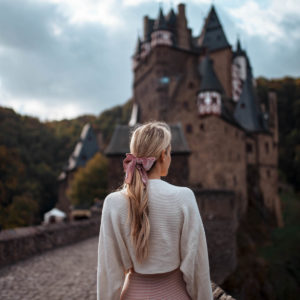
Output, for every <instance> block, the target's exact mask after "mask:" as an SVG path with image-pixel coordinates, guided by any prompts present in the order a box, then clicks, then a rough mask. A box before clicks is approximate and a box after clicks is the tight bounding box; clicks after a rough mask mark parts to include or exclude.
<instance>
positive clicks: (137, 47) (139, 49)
mask: <svg viewBox="0 0 300 300" xmlns="http://www.w3.org/2000/svg"><path fill="white" fill-rule="evenodd" d="M141 51H142V41H141V39H140V36H139V35H138V39H137V42H136V48H135V55H137V54H140V53H141Z"/></svg>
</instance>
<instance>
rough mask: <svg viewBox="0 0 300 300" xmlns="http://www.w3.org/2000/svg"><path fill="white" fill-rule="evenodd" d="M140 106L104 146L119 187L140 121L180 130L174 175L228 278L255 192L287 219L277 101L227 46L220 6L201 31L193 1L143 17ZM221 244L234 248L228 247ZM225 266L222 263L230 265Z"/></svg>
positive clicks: (215, 273) (217, 269) (215, 266)
mask: <svg viewBox="0 0 300 300" xmlns="http://www.w3.org/2000/svg"><path fill="white" fill-rule="evenodd" d="M132 67H133V72H134V82H133V95H132V99H133V107H132V114H131V118H130V122H129V124H128V126H125V125H122V126H121V125H118V126H117V127H116V129H115V131H114V133H113V136H112V139H111V141H110V143H109V145H108V147H107V149H106V150H105V154H106V155H107V157H108V158H109V160H110V165H111V168H110V169H109V172H110V173H109V174H108V175H109V183H110V189H114V188H117V187H118V186H120V184H121V183H122V181H123V178H124V173H123V169H122V160H123V158H124V155H125V153H126V152H129V136H130V132H131V130H132V128H133V127H134V126H135V125H136V124H137V123H144V122H146V121H149V120H163V121H165V122H167V123H168V124H170V127H171V131H172V163H171V168H170V171H169V175H168V177H167V181H170V182H171V183H174V184H178V185H188V186H190V187H191V188H193V190H194V192H195V194H196V197H197V201H198V205H199V208H200V211H201V215H202V217H203V220H204V224H205V229H206V232H207V240H208V248H209V253H210V263H211V270H212V278H214V280H215V281H216V282H217V283H221V282H223V281H224V279H225V278H226V276H228V274H230V272H232V271H233V270H234V268H235V266H236V240H235V232H236V229H237V227H238V223H239V222H238V220H239V219H240V218H241V217H242V216H243V215H244V214H245V212H246V211H247V206H248V201H249V198H250V194H252V195H253V194H254V195H256V196H257V197H260V198H261V199H262V201H263V204H264V206H265V207H266V208H267V209H268V210H269V211H270V212H271V213H273V214H274V215H275V216H276V218H277V222H278V225H281V223H282V217H281V208H280V199H279V196H278V188H277V187H278V171H277V170H278V119H277V98H276V94H275V93H274V92H272V91H270V92H269V94H268V102H267V103H262V102H261V101H260V99H259V98H258V97H257V94H256V89H255V80H254V78H253V75H252V68H251V64H250V60H249V57H248V55H247V53H246V51H245V50H243V49H242V47H241V44H240V42H239V41H238V42H237V45H236V47H235V49H233V48H232V46H231V45H230V44H229V43H228V40H227V38H226V35H225V33H224V30H223V28H222V25H221V23H220V21H219V18H218V15H217V13H216V9H215V7H214V6H213V5H212V7H211V9H210V11H209V14H208V16H207V18H206V19H205V23H204V26H203V29H202V31H201V33H200V35H199V36H193V35H192V31H191V29H190V28H189V27H188V24H187V19H186V15H185V5H184V4H179V5H178V7H177V13H175V11H174V10H173V8H171V10H170V11H169V13H168V14H166V15H164V13H163V11H162V9H161V8H160V9H159V14H158V17H157V18H156V19H151V18H149V17H148V16H145V17H144V34H143V37H142V38H140V37H138V41H137V46H136V49H135V52H134V54H133V56H132ZM220 245H221V246H222V249H226V251H223V250H222V251H220V248H219V247H220ZM222 268H223V269H222Z"/></svg>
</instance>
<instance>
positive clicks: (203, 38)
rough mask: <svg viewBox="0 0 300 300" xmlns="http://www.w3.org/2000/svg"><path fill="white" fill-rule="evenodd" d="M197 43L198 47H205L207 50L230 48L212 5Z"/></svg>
mask: <svg viewBox="0 0 300 300" xmlns="http://www.w3.org/2000/svg"><path fill="white" fill-rule="evenodd" d="M199 41H200V46H204V47H207V48H208V49H209V50H217V49H222V48H226V47H230V45H229V43H228V41H227V38H226V36H225V33H224V31H223V27H222V25H221V23H220V21H219V18H218V15H217V12H216V10H215V6H214V5H212V6H211V9H210V11H209V14H208V16H207V18H206V20H205V24H204V27H203V29H202V32H201V35H200V38H199Z"/></svg>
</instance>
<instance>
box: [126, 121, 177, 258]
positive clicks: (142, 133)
mask: <svg viewBox="0 0 300 300" xmlns="http://www.w3.org/2000/svg"><path fill="white" fill-rule="evenodd" d="M170 144H171V131H170V127H169V126H168V125H167V124H166V123H164V122H157V121H153V122H148V123H145V124H143V125H141V126H139V127H137V128H136V129H135V130H134V131H133V133H132V136H131V140H130V152H131V154H133V155H134V156H136V157H155V158H156V159H158V158H159V157H160V155H161V153H162V151H164V150H166V149H168V147H169V146H170ZM155 163H156V162H155ZM155 163H154V165H155ZM152 168H153V167H152ZM123 188H124V189H125V191H126V194H127V197H128V202H129V210H128V211H129V212H128V217H129V221H130V225H131V226H130V227H131V230H130V236H131V241H132V243H133V246H134V249H135V254H136V258H137V260H138V261H139V262H142V261H143V260H144V259H146V258H147V256H148V244H149V243H148V242H149V235H150V222H149V208H148V191H147V186H145V185H144V184H143V182H142V178H141V175H140V173H139V172H138V170H137V169H135V170H134V173H133V178H132V181H131V184H126V183H124V186H123Z"/></svg>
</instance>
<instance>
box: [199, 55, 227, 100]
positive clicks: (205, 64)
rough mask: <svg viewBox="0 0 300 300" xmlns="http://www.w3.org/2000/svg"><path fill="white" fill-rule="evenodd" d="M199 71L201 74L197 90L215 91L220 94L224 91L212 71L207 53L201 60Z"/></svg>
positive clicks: (210, 60) (211, 62) (211, 63)
mask: <svg viewBox="0 0 300 300" xmlns="http://www.w3.org/2000/svg"><path fill="white" fill-rule="evenodd" d="M199 71H200V75H201V84H200V89H199V91H203V92H204V91H217V92H220V93H221V94H222V93H223V92H224V89H223V87H222V84H221V83H220V81H219V79H218V77H217V75H216V73H215V71H214V68H213V61H212V59H211V58H210V57H209V56H208V55H206V57H205V58H204V59H203V60H202V61H201V63H200V67H199Z"/></svg>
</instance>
